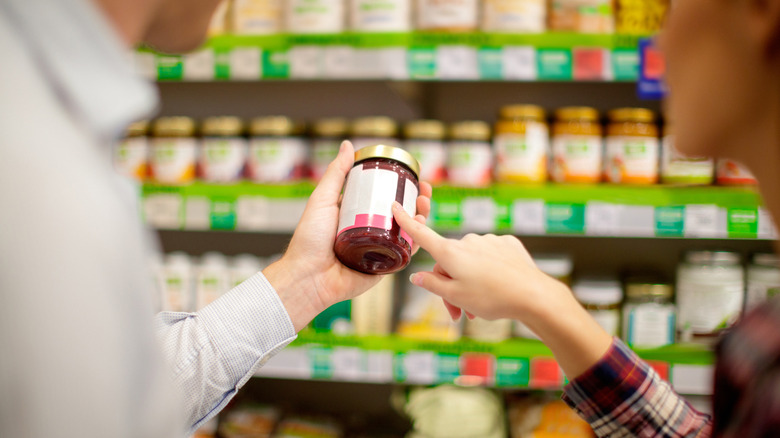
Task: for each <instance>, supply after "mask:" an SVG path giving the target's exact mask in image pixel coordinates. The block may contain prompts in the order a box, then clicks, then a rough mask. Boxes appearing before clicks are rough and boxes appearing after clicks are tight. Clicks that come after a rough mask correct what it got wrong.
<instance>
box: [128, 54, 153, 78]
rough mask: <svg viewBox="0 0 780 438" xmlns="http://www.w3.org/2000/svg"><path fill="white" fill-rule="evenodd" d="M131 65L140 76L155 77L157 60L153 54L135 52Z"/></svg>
mask: <svg viewBox="0 0 780 438" xmlns="http://www.w3.org/2000/svg"><path fill="white" fill-rule="evenodd" d="M133 67H134V68H135V71H136V73H138V74H139V75H140V76H142V77H144V78H146V79H152V80H155V79H157V62H156V61H155V59H154V54H152V53H147V52H135V53H134V54H133Z"/></svg>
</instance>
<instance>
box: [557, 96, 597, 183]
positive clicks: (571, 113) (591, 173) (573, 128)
mask: <svg viewBox="0 0 780 438" xmlns="http://www.w3.org/2000/svg"><path fill="white" fill-rule="evenodd" d="M602 149H603V147H602V132H601V123H599V112H598V111H597V110H596V109H595V108H590V107H565V108H560V109H558V110H557V111H556V112H555V123H554V124H553V138H552V156H553V159H552V169H551V174H552V175H551V177H552V180H553V181H555V182H559V183H597V182H600V181H601V175H602Z"/></svg>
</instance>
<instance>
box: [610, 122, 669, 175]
mask: <svg viewBox="0 0 780 438" xmlns="http://www.w3.org/2000/svg"><path fill="white" fill-rule="evenodd" d="M609 120H610V123H609V125H608V126H607V140H606V163H605V179H606V180H607V181H608V182H611V183H618V184H640V185H646V184H655V183H657V182H658V158H659V144H658V143H659V141H658V126H656V124H655V114H654V113H653V112H652V111H650V110H648V109H644V108H619V109H614V110H612V111H610V112H609Z"/></svg>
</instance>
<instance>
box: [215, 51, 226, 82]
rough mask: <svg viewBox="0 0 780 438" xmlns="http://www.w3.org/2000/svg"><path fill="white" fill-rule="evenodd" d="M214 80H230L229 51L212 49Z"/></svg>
mask: <svg viewBox="0 0 780 438" xmlns="http://www.w3.org/2000/svg"><path fill="white" fill-rule="evenodd" d="M214 79H216V80H222V81H224V80H228V79H230V50H229V49H223V48H220V49H214Z"/></svg>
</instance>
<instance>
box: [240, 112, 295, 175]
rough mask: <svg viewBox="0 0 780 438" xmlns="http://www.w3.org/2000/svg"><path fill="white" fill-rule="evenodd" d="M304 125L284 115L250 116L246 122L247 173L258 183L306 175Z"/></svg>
mask: <svg viewBox="0 0 780 438" xmlns="http://www.w3.org/2000/svg"><path fill="white" fill-rule="evenodd" d="M304 129H305V126H304V125H303V124H302V123H299V122H295V121H293V120H291V119H289V118H287V117H282V116H271V117H258V118H256V119H253V120H252V122H251V123H250V126H249V133H250V135H251V138H250V139H249V158H248V160H247V168H246V171H247V177H248V178H249V179H251V180H252V181H255V182H258V183H279V182H288V181H296V180H300V179H302V178H304V177H306V175H307V164H308V161H309V151H308V147H307V143H306V140H305V139H304V138H303V133H304Z"/></svg>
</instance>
